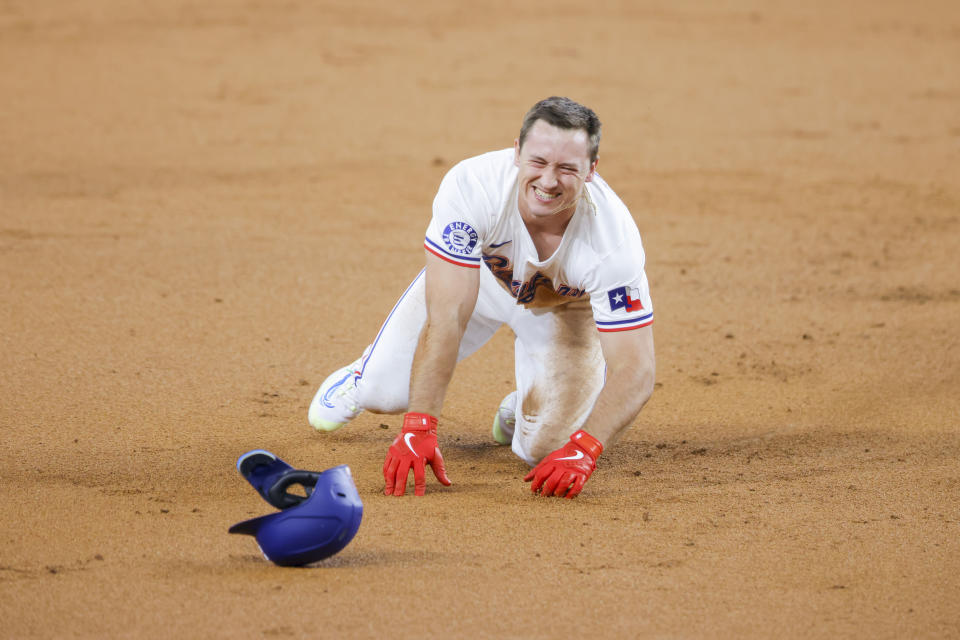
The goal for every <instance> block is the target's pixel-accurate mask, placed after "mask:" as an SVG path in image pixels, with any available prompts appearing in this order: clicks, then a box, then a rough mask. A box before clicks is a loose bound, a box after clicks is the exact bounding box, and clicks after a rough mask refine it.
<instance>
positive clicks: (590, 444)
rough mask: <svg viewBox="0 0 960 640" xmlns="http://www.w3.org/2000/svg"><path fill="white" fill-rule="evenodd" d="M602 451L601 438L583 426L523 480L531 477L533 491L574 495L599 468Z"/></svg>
mask: <svg viewBox="0 0 960 640" xmlns="http://www.w3.org/2000/svg"><path fill="white" fill-rule="evenodd" d="M601 453H603V445H602V444H600V441H599V440H597V439H596V438H594V437H593V436H591V435H590V434H589V433H587V432H586V431H584V430H583V429H581V430H580V431H577V432H576V433H575V434H573V435H572V436H570V442H568V443H567V444H565V445H563V446H562V447H560V448H559V449H557V450H556V451H554V452H553V453H551V454H550V455H548V456H547V457H546V458H544V459H543V460H541V461H540V464H538V465H537V466H535V467H534V468H533V469H531V470H530V473H528V474H527V475H526V477H524V479H523V481H524V482H530V481H531V480H532V481H533V484H531V485H530V490H531V491H533V492H534V493H537V492H538V491H539V492H540V495H541V496H557V497H558V498H563V497H567V498H573V497H575V496H576V495H577V494H579V493H580V491H581V490H582V489H583V485H584V484H586V482H587V479H588V478H589V477H590V474H591V473H593V470H594V469H596V468H597V458H598V457H600V454H601ZM564 494H566V496H564Z"/></svg>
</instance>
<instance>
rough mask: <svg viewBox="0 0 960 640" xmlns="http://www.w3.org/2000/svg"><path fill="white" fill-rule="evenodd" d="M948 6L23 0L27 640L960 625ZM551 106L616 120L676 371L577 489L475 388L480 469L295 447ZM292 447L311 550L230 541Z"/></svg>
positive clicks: (2, 314) (664, 355)
mask: <svg viewBox="0 0 960 640" xmlns="http://www.w3.org/2000/svg"><path fill="white" fill-rule="evenodd" d="M958 61H960V13H958V11H957V6H956V3H955V2H954V1H953V0H950V1H947V0H931V1H930V2H923V3H915V2H907V1H906V0H891V1H889V2H880V3H877V2H867V1H866V0H851V1H850V2H841V3H836V2H825V1H822V0H816V1H814V2H811V3H804V2H757V1H756V0H753V1H750V0H720V1H718V2H709V3H707V2H704V3H670V2H658V1H656V0H653V1H647V0H643V1H640V2H609V3H606V2H602V3H594V4H590V3H574V2H568V1H566V0H561V1H554V2H549V3H544V2H530V3H513V2H505V1H502V0H480V1H478V2H472V3H434V2H421V1H411V2H403V3H388V2H374V1H370V0H360V1H357V2H350V3H345V2H333V1H330V0H319V1H316V2H306V1H303V0H285V1H283V2H258V1H255V0H210V1H208V2H191V1H187V0H169V1H162V2H161V1H159V0H150V1H148V2H141V3H129V2H121V1H120V0H101V1H98V2H93V3H90V2H79V1H66V0H65V1H56V2H28V1H27V0H0V68H2V69H3V71H2V73H0V96H2V101H0V296H2V305H0V341H2V342H0V383H2V388H3V402H2V403H0V432H2V444H3V446H2V450H0V456H2V458H0V459H2V467H0V522H2V525H0V532H2V537H3V539H2V551H0V636H2V637H4V638H34V637H42V638H62V637H87V638H95V637H126V638H131V637H149V638H180V637H197V638H201V637H251V638H256V637H267V638H282V637H382V638H383V637H385V638H409V637H416V636H421V635H427V636H429V637H457V638H459V637H504V638H521V637H522V638H529V637H533V638H545V637H550V636H561V637H570V636H573V635H584V636H585V637H587V636H588V637H618V638H633V637H668V638H694V637H695V638H732V637H737V638H740V637H756V638H769V637H794V638H810V637H824V638H833V637H863V638H885V637H886V638H913V637H958V636H960V606H958V604H957V603H958V595H960V536H958V533H960V493H958V491H960V464H958V457H960V429H958V422H957V416H958V412H960V393H958V389H960V341H958V336H960V329H958V319H960V279H958V275H960V271H958V267H957V265H958V263H957V248H958V246H960V172H958V169H957V168H958V167H960V75H958V73H957V63H958ZM553 94H559V95H569V96H571V97H573V98H575V99H578V100H580V101H582V102H584V103H586V104H589V105H590V106H592V107H593V108H594V109H596V111H597V112H598V113H599V115H600V117H601V118H602V119H603V122H604V136H605V137H604V141H603V144H602V146H601V163H600V171H601V173H602V174H603V175H604V177H605V178H606V179H607V181H608V182H609V183H610V184H611V185H612V186H613V187H614V189H616V190H617V192H618V193H619V194H620V195H621V197H622V198H623V199H624V200H625V201H626V203H627V204H628V205H629V206H630V208H631V211H632V212H633V213H634V216H635V218H636V220H637V223H638V225H639V227H640V230H641V233H642V234H643V237H644V242H645V247H646V250H647V260H648V262H647V273H648V275H649V278H650V282H651V289H652V295H653V300H654V304H655V307H656V313H657V322H656V324H655V336H656V342H657V356H658V378H657V379H658V382H657V390H656V392H655V393H654V396H653V399H652V400H651V402H650V404H649V405H648V406H647V408H646V409H645V410H644V411H643V413H642V414H641V415H640V417H639V418H638V419H637V420H636V421H635V424H634V425H633V426H632V427H631V429H630V430H629V431H628V432H627V434H626V435H625V436H624V438H623V439H622V441H621V442H620V443H619V444H618V445H617V446H615V447H613V448H611V449H610V450H609V451H608V452H607V453H605V454H604V456H603V457H602V458H601V460H600V464H599V468H598V470H597V472H596V473H595V474H594V476H593V478H592V479H591V480H590V482H589V483H588V484H587V486H586V489H585V490H584V492H583V494H582V495H581V496H580V497H579V498H577V499H576V500H573V501H565V500H555V499H539V498H536V497H534V496H532V495H530V493H529V490H528V488H527V485H525V484H524V483H523V482H522V481H521V479H522V477H523V474H524V473H525V470H526V466H525V465H524V464H523V463H522V462H520V461H519V460H518V459H517V458H516V457H514V456H513V454H512V453H511V452H510V451H509V450H507V449H506V448H498V447H496V446H494V444H493V442H492V440H491V438H490V435H489V427H490V422H491V420H492V416H493V412H494V410H495V408H496V406H497V404H498V403H499V401H500V399H501V398H502V397H503V395H504V394H505V393H506V392H508V391H509V390H510V389H511V388H512V385H513V379H512V343H511V339H510V336H509V334H508V332H506V331H503V332H501V333H498V334H497V336H495V338H494V340H493V341H492V342H491V343H490V344H489V345H488V346H487V347H485V348H484V349H483V350H481V351H480V352H479V353H478V354H476V355H475V356H473V357H472V358H470V359H469V360H467V361H466V362H464V363H463V364H462V366H461V367H460V368H459V369H458V370H457V373H456V375H455V378H454V381H453V384H452V386H451V389H450V392H449V394H448V399H447V404H446V406H445V408H444V412H443V415H442V417H441V433H440V443H441V447H442V449H443V451H444V454H445V456H446V459H447V467H448V470H449V473H450V476H451V478H452V480H453V482H454V484H453V486H451V487H450V488H443V487H440V486H439V485H438V484H437V483H436V482H434V481H433V480H432V479H431V481H430V483H429V484H428V494H427V496H426V497H424V498H420V499H413V498H411V497H407V498H403V499H393V498H385V497H383V496H382V495H380V491H381V489H382V486H383V485H382V482H383V481H382V476H381V471H380V467H381V464H382V461H383V456H384V454H385V453H386V449H387V446H388V445H389V442H390V440H391V438H392V435H393V433H395V432H396V431H397V430H398V425H399V422H398V419H397V418H396V417H394V416H375V415H367V414H365V415H362V416H361V417H360V418H358V419H357V420H356V421H355V422H354V423H352V424H350V425H349V427H347V428H344V429H342V430H341V431H339V432H336V433H333V434H318V433H315V432H313V430H312V429H310V428H309V427H308V426H307V424H306V412H307V407H308V405H309V402H310V399H311V397H312V395H313V392H314V391H315V389H316V387H317V386H318V385H319V383H320V382H321V381H322V380H323V378H324V377H325V376H326V374H327V373H329V372H330V371H331V370H332V369H334V368H336V367H339V366H341V365H343V364H345V363H347V362H349V361H351V360H352V359H354V358H355V357H356V356H357V355H358V354H359V352H360V350H361V349H362V348H363V347H364V346H365V345H366V344H367V343H368V342H369V341H370V340H371V339H372V337H373V336H374V334H375V332H376V330H377V328H378V326H379V324H380V322H381V321H382V319H383V318H384V316H385V314H386V313H387V311H388V310H389V309H390V307H391V306H392V304H393V302H394V300H395V299H396V297H397V295H398V294H399V293H400V292H401V291H402V290H403V287H404V286H405V285H406V284H407V282H408V281H409V280H410V279H411V278H412V276H413V275H414V274H415V273H416V272H417V271H418V270H419V268H420V267H421V265H422V263H423V259H424V258H423V254H422V251H421V248H420V247H421V242H422V235H423V231H424V229H425V227H426V224H427V221H428V218H429V214H430V204H431V202H432V198H433V195H434V193H435V190H436V187H437V185H438V183H439V181H440V179H441V177H442V175H443V174H444V172H445V171H446V170H447V169H449V168H450V167H451V166H452V165H453V163H455V162H456V161H458V160H460V159H462V158H465V157H469V156H472V155H476V154H478V153H482V152H485V151H489V150H492V149H497V148H503V147H506V146H509V145H511V144H512V142H513V138H514V137H515V135H516V132H517V130H518V129H519V125H520V119H521V117H522V115H523V113H524V112H525V110H526V109H527V108H528V107H529V106H530V105H531V104H533V103H534V102H535V101H536V100H538V99H540V98H542V97H545V96H548V95H553ZM253 448H266V449H270V450H272V451H274V452H275V453H277V454H278V455H280V456H282V457H283V458H284V459H286V460H287V461H288V462H290V463H291V464H293V465H294V466H298V467H301V468H308V469H317V470H319V469H325V468H328V467H332V466H334V465H337V464H342V463H346V464H349V465H350V466H351V467H352V469H353V472H354V475H355V478H356V480H357V485H358V488H359V491H360V494H361V497H362V498H363V500H364V504H365V514H364V520H363V523H362V525H361V527H360V531H359V533H358V534H357V536H356V538H355V539H354V541H353V542H352V543H351V544H350V545H349V546H348V547H347V548H346V549H345V550H344V551H343V552H342V553H340V554H339V555H337V556H335V557H333V558H331V559H329V560H327V561H325V562H322V563H318V564H316V565H313V566H311V567H309V568H305V569H281V568H277V567H274V566H273V565H271V564H270V563H268V562H266V561H265V560H264V559H263V558H262V557H261V556H260V554H259V553H258V551H257V549H256V546H255V544H254V541H253V540H252V539H251V538H249V537H246V536H230V535H227V528H228V527H229V526H230V525H231V524H233V523H234V522H237V521H239V520H242V519H245V518H247V517H250V516H253V515H259V514H262V513H266V512H267V511H269V508H268V507H267V506H266V505H265V504H264V503H263V502H262V501H261V500H260V499H259V498H258V497H257V496H256V495H255V494H254V493H253V492H251V490H250V489H249V487H248V486H247V485H246V483H245V482H244V481H243V480H242V478H241V477H240V476H239V475H238V474H237V472H236V471H235V469H234V462H235V460H236V458H237V456H238V455H239V454H241V453H242V452H244V451H246V450H248V449H253Z"/></svg>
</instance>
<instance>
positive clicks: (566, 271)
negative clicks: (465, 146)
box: [309, 97, 654, 498]
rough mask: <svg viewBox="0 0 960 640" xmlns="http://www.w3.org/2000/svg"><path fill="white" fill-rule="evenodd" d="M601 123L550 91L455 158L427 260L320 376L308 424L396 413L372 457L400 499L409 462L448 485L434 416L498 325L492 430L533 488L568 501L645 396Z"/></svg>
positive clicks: (648, 362)
mask: <svg viewBox="0 0 960 640" xmlns="http://www.w3.org/2000/svg"><path fill="white" fill-rule="evenodd" d="M599 142H600V121H599V119H598V118H597V116H596V114H595V113H594V112H593V111H592V110H590V109H589V108H587V107H585V106H583V105H580V104H578V103H576V102H574V101H572V100H570V99H568V98H558V97H552V98H547V99H546V100H542V101H540V102H538V103H537V104H536V105H534V106H533V108H532V109H530V111H529V112H528V113H527V115H526V116H525V118H524V120H523V125H522V127H521V129H520V135H519V137H518V138H517V139H516V140H515V141H514V145H513V148H509V149H503V150H501V151H493V152H491V153H486V154H483V155H480V156H477V157H474V158H470V159H467V160H464V161H463V162H460V163H459V164H458V165H456V166H455V167H453V169H451V170H450V171H449V172H448V173H447V175H446V176H445V177H444V178H443V181H442V182H441V184H440V188H439V191H438V193H437V196H436V198H435V200H434V202H433V218H432V220H431V222H430V225H429V227H428V228H427V233H426V238H425V241H424V249H425V253H426V268H425V269H424V270H423V271H421V272H420V274H419V275H418V276H417V277H416V279H414V281H413V282H412V283H411V284H410V286H409V287H408V288H407V290H406V291H405V292H404V293H403V295H402V296H401V297H400V300H399V301H398V302H397V304H396V306H394V308H393V310H392V311H391V312H390V314H389V315H388V316H387V319H386V321H385V322H384V323H383V326H382V327H381V328H380V331H379V333H378V334H377V336H376V338H375V339H374V340H373V343H372V344H370V346H368V347H367V348H366V349H365V350H364V352H363V355H362V356H361V357H360V358H359V359H358V360H357V361H356V362H353V363H351V364H350V365H348V366H346V367H343V368H342V369H340V370H338V371H335V372H334V373H333V374H331V375H330V376H329V377H328V378H327V379H326V380H325V381H324V382H323V384H322V385H321V386H320V389H319V391H317V394H316V396H315V397H314V399H313V402H312V403H311V405H310V411H309V421H310V424H311V425H313V426H314V427H315V428H316V429H318V430H323V431H332V430H334V429H338V428H340V427H341V426H343V424H345V423H346V422H348V421H350V420H351V419H353V418H354V417H356V416H357V414H359V413H360V412H361V411H362V410H364V409H366V410H368V411H373V412H376V413H399V412H402V411H406V414H405V415H404V417H403V426H402V429H401V431H400V433H399V434H398V435H397V437H396V439H395V440H394V441H393V444H392V445H391V446H390V448H389V450H388V452H387V456H386V460H385V462H384V466H383V475H384V481H385V489H384V493H386V494H387V495H395V496H402V495H403V494H404V493H405V491H406V485H407V477H408V473H409V471H410V469H413V472H414V493H415V494H416V495H423V494H424V492H425V487H426V478H425V468H426V465H430V467H431V469H432V470H433V473H434V475H435V476H436V478H437V480H439V481H440V482H441V483H442V484H444V485H449V484H450V480H449V479H448V477H447V473H446V470H445V469H444V464H443V456H442V455H441V454H440V448H439V446H438V444H437V417H436V416H438V415H440V410H441V407H442V406H443V399H444V395H445V393H446V390H447V386H448V384H449V382H450V378H451V376H452V375H453V371H454V368H455V367H456V364H457V362H458V361H459V360H461V359H463V358H466V357H467V356H469V355H470V354H472V353H473V352H474V351H476V350H477V349H478V348H480V346H482V345H483V344H484V343H485V342H486V341H487V340H489V339H490V337H491V336H493V334H494V332H495V331H496V330H497V328H498V327H500V326H501V325H503V324H504V323H506V324H507V325H508V326H509V327H510V328H511V329H512V330H513V332H514V334H515V335H516V341H515V377H516V383H517V388H516V391H513V392H512V393H510V394H508V395H507V397H506V398H504V399H503V402H502V403H501V405H500V407H499V409H498V410H497V412H496V414H495V416H494V420H493V438H494V440H495V441H496V442H498V443H500V444H504V445H507V444H509V445H511V447H512V449H513V451H514V453H516V455H517V456H519V457H520V458H522V459H523V460H525V461H526V462H527V463H528V464H529V465H531V467H532V469H531V471H530V473H529V474H527V476H526V477H525V478H524V480H525V481H528V482H532V484H531V488H532V490H533V491H534V493H539V494H540V495H542V496H558V497H567V498H573V497H574V496H576V495H577V494H579V493H580V491H581V489H583V486H584V483H585V482H586V481H587V479H588V478H589V477H590V475H591V474H592V473H593V470H594V469H595V467H596V460H597V457H598V456H600V455H601V454H602V452H603V451H604V449H605V448H607V447H610V446H611V445H612V444H613V443H614V442H615V441H616V439H617V438H618V437H619V436H620V434H621V433H622V432H623V430H624V429H625V428H626V427H627V425H629V423H630V422H631V421H632V420H633V419H634V418H635V417H636V415H637V414H638V413H639V412H640V409H641V408H642V407H643V405H644V404H645V403H646V402H647V400H648V399H649V397H650V394H651V393H652V390H653V382H654V352H653V333H652V327H651V326H650V325H651V323H652V322H653V307H652V304H651V301H650V292H649V287H648V284H647V277H646V274H645V273H644V252H643V246H642V244H641V241H640V233H639V231H638V230H637V226H636V224H635V223H634V221H633V218H632V217H631V216H630V212H629V211H628V210H627V207H626V206H625V205H624V204H623V202H622V201H621V200H620V199H619V198H618V197H617V195H616V194H615V193H614V192H613V190H612V189H611V188H610V187H609V186H608V185H607V183H606V182H604V181H603V179H602V178H601V177H600V176H599V175H598V174H597V172H596V169H597V161H598V158H597V153H598V146H599Z"/></svg>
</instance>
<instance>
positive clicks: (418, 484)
mask: <svg viewBox="0 0 960 640" xmlns="http://www.w3.org/2000/svg"><path fill="white" fill-rule="evenodd" d="M428 464H429V465H430V468H431V469H433V475H435V476H437V480H439V481H440V484H443V485H445V486H450V479H449V478H447V472H446V470H445V469H444V468H443V456H442V455H440V447H438V446H437V419H436V418H434V417H433V416H431V415H430V414H429V413H408V414H406V415H404V416H403V429H401V430H400V435H398V436H397V437H396V439H395V440H394V441H393V444H392V445H390V449H389V450H388V451H387V459H386V460H384V462H383V479H384V481H385V482H386V487H384V489H383V493H384V495H388V496H389V495H390V494H391V493H392V494H393V495H395V496H402V495H403V494H404V492H405V491H406V490H407V475H408V474H409V472H410V468H411V467H413V493H414V494H415V495H418V496H422V495H423V494H424V493H426V492H427V479H426V477H425V472H426V469H425V467H426V465H428Z"/></svg>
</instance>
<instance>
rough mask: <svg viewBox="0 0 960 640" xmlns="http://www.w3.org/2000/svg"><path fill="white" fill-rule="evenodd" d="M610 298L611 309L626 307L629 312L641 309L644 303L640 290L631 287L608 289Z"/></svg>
mask: <svg viewBox="0 0 960 640" xmlns="http://www.w3.org/2000/svg"><path fill="white" fill-rule="evenodd" d="M607 296H608V297H609V298H610V311H616V310H617V309H626V310H627V312H628V313H629V312H631V311H641V310H642V309H643V304H642V303H641V302H640V290H639V289H629V288H627V287H617V288H616V289H611V290H610V291H607Z"/></svg>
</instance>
